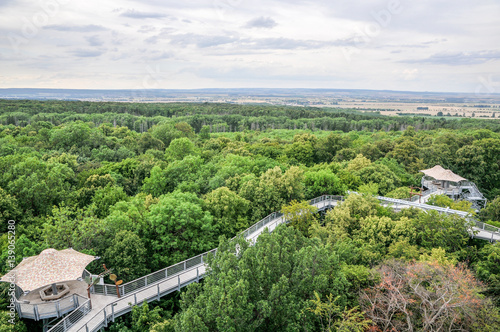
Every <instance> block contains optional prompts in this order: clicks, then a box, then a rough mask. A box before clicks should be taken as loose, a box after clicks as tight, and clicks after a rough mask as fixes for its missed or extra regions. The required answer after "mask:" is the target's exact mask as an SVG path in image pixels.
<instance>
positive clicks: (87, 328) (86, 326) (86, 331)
mask: <svg viewBox="0 0 500 332" xmlns="http://www.w3.org/2000/svg"><path fill="white" fill-rule="evenodd" d="M85 332H89V326H88V325H87V324H85Z"/></svg>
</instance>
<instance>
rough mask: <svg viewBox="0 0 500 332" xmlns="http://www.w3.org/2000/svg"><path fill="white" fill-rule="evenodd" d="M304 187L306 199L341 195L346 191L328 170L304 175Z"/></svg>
mask: <svg viewBox="0 0 500 332" xmlns="http://www.w3.org/2000/svg"><path fill="white" fill-rule="evenodd" d="M304 185H305V188H306V197H308V198H314V197H318V196H321V195H343V194H344V193H345V191H346V190H347V188H346V186H345V185H344V184H343V183H342V182H341V181H340V179H339V177H338V176H337V175H336V174H334V173H333V172H332V171H331V170H329V169H323V170H319V171H315V172H312V171H309V172H306V173H304Z"/></svg>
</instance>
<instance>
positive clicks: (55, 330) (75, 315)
mask: <svg viewBox="0 0 500 332" xmlns="http://www.w3.org/2000/svg"><path fill="white" fill-rule="evenodd" d="M91 309H92V308H91V305H90V299H87V300H86V301H85V302H83V304H82V305H80V306H79V307H78V308H76V309H75V310H74V311H73V312H72V313H70V314H69V315H67V316H66V317H64V318H63V319H62V320H61V321H60V322H59V323H57V324H56V325H54V326H53V327H52V328H51V329H49V330H48V331H47V332H65V331H67V330H68V329H70V328H71V327H72V326H73V325H75V324H76V323H78V322H79V321H80V319H82V318H83V317H84V316H85V315H86V314H87V313H89V312H90V310H91Z"/></svg>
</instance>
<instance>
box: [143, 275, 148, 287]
mask: <svg viewBox="0 0 500 332" xmlns="http://www.w3.org/2000/svg"><path fill="white" fill-rule="evenodd" d="M147 285H148V277H144V286H147Z"/></svg>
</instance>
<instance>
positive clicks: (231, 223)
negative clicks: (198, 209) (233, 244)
mask: <svg viewBox="0 0 500 332" xmlns="http://www.w3.org/2000/svg"><path fill="white" fill-rule="evenodd" d="M203 202H204V205H205V207H206V209H207V210H208V211H209V212H210V214H211V215H212V216H213V217H214V221H215V223H216V225H217V227H218V228H219V231H220V232H221V233H222V234H224V235H225V236H227V237H233V236H235V235H236V234H237V232H238V231H240V230H242V229H245V228H247V227H248V226H249V224H248V218H247V212H248V209H249V208H250V202H249V201H248V200H246V199H244V198H242V197H240V196H239V195H238V194H237V193H235V192H233V191H231V190H230V189H229V188H227V187H221V188H218V189H215V190H213V191H212V192H210V193H208V194H207V195H205V199H204V201H203Z"/></svg>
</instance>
